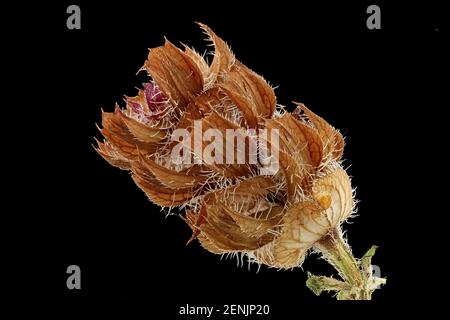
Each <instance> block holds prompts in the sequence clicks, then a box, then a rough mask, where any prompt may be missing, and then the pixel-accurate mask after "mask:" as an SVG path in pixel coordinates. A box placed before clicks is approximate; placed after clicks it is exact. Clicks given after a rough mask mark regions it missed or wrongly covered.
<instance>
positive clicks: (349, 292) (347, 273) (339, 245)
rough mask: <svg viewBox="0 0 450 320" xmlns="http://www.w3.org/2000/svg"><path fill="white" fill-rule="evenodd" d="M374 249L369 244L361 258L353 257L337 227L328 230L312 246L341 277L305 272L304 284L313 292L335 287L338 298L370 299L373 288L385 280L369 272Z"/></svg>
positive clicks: (331, 289)
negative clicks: (306, 278) (306, 276)
mask: <svg viewBox="0 0 450 320" xmlns="http://www.w3.org/2000/svg"><path fill="white" fill-rule="evenodd" d="M375 249H376V247H375V246H373V247H372V248H370V249H369V251H368V252H367V253H366V254H365V255H364V256H363V257H362V258H361V259H356V258H355V257H354V256H353V254H352V251H351V250H350V247H349V246H348V244H347V243H346V242H345V240H344V238H343V237H342V232H341V230H340V228H339V227H337V228H335V229H333V230H331V232H330V234H328V235H327V236H326V237H324V238H323V239H321V240H320V241H319V242H317V243H316V244H315V245H314V250H316V251H318V252H320V253H321V254H322V255H323V257H324V258H325V259H326V260H327V261H328V262H329V263H330V264H331V265H332V266H333V267H334V268H335V269H336V270H337V271H338V273H339V275H340V277H341V278H342V280H343V281H340V280H336V279H334V278H330V277H324V276H315V275H312V274H308V280H307V282H306V285H307V286H308V287H309V288H310V289H311V290H312V291H313V292H314V293H315V294H317V295H319V294H320V293H321V292H322V291H336V292H337V299H338V300H370V299H371V298H372V293H373V291H374V290H376V289H378V288H379V286H380V285H381V284H384V283H386V279H383V278H377V277H374V276H373V275H372V266H371V259H372V257H373V255H374V254H375Z"/></svg>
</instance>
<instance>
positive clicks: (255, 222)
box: [96, 24, 354, 268]
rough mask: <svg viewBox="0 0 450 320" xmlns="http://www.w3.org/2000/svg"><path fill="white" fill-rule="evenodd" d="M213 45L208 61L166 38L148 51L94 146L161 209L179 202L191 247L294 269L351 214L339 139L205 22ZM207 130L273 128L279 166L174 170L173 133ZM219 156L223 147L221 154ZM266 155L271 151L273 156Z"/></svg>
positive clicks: (107, 116) (177, 167) (190, 166)
mask: <svg viewBox="0 0 450 320" xmlns="http://www.w3.org/2000/svg"><path fill="white" fill-rule="evenodd" d="M200 26H201V28H202V29H203V30H204V31H205V33H206V34H207V35H208V36H209V40H210V41H211V42H212V44H213V45H214V48H215V52H214V55H213V59H212V62H211V64H208V63H207V61H205V59H204V58H203V56H201V55H199V54H198V53H197V52H196V51H194V50H193V49H191V48H189V47H185V48H184V49H183V50H181V49H179V48H177V47H175V46H174V45H173V44H172V43H170V42H169V41H167V40H166V42H165V44H164V45H163V46H160V47H157V48H154V49H151V50H150V53H149V56H148V59H147V61H146V62H145V64H144V66H143V69H144V70H146V71H147V72H148V74H149V75H150V76H151V79H152V80H151V82H149V83H145V84H144V88H143V90H139V93H138V95H137V96H135V97H126V99H125V100H126V107H125V108H124V109H121V108H120V107H118V106H117V107H116V109H115V111H114V112H113V113H103V115H102V126H103V128H102V129H101V133H102V135H103V136H104V141H103V142H98V147H97V148H96V150H97V151H98V153H99V154H100V155H102V156H103V158H105V159H106V160H107V161H108V162H109V163H110V164H112V165H113V166H116V167H119V168H121V169H124V170H129V171H131V173H132V178H133V180H134V182H135V183H136V184H137V185H138V186H139V187H140V188H141V189H142V190H143V191H144V192H145V194H146V195H147V196H148V198H149V199H150V200H151V201H152V202H154V203H155V204H157V205H159V206H161V207H173V206H179V207H181V208H182V209H184V212H183V218H184V220H185V221H186V222H187V224H188V225H189V226H190V227H191V228H192V231H193V234H192V237H191V239H190V241H192V240H194V239H198V241H199V242H200V243H201V245H202V246H203V247H204V248H205V249H207V250H209V251H211V252H213V253H216V254H224V253H236V252H240V253H242V254H244V255H247V257H248V258H249V260H250V261H255V262H258V263H262V264H265V265H268V266H272V267H276V268H292V267H296V266H299V265H301V263H302V261H303V259H304V257H305V255H306V254H307V252H308V250H309V249H311V247H312V246H313V245H314V244H315V243H316V242H317V241H319V240H320V239H322V238H323V237H324V236H326V235H328V234H329V233H330V230H332V229H334V228H336V227H338V226H339V225H340V224H341V223H342V222H343V221H344V220H345V219H346V218H347V217H349V215H350V214H351V213H352V210H353V207H354V201H353V197H352V188H351V184H350V179H349V177H348V175H347V173H346V172H345V170H344V169H343V168H342V165H341V159H342V154H343V149H344V139H343V137H342V135H341V134H340V133H339V132H338V131H337V130H336V129H334V128H333V127H332V126H331V125H329V124H328V123H327V122H326V121H325V120H324V119H322V118H321V117H319V116H317V115H316V114H315V113H313V112H312V111H310V110H309V109H308V108H306V106H304V105H303V104H300V103H297V104H296V110H295V111H294V112H293V113H289V112H287V111H285V110H284V108H283V107H281V106H278V107H277V104H276V96H275V93H274V90H273V89H272V88H271V86H270V85H269V84H268V83H267V82H266V81H265V80H264V79H263V78H262V77H261V76H259V75H258V74H256V73H255V72H253V71H252V70H250V69H249V68H248V67H246V66H244V65H243V64H242V63H241V62H239V61H238V60H237V59H236V58H235V57H234V55H233V53H232V52H231V50H230V48H229V47H228V46H227V44H226V43H225V42H224V41H223V40H222V39H220V38H219V37H218V36H217V35H216V34H215V33H214V32H213V31H212V30H211V29H210V28H208V27H207V26H206V25H203V24H200ZM194 120H198V121H201V123H202V130H203V132H204V131H206V130H207V129H209V128H215V129H219V130H221V131H224V132H225V130H226V129H237V128H242V129H243V130H245V131H248V130H250V129H260V128H266V129H278V130H279V141H280V143H279V148H278V150H276V152H278V154H279V167H280V170H279V171H278V172H277V173H275V174H273V175H262V174H261V164H251V163H247V162H246V163H244V164H231V165H223V164H208V163H205V162H200V163H199V162H198V161H197V162H195V163H192V164H175V163H173V161H171V157H170V151H171V148H172V147H173V144H174V141H172V140H171V138H170V137H171V133H172V132H173V130H175V129H179V128H185V129H187V130H189V131H190V132H192V127H193V122H194ZM224 152H226V151H224ZM272 152H273V150H272Z"/></svg>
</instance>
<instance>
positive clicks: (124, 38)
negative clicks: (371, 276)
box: [1, 1, 444, 318]
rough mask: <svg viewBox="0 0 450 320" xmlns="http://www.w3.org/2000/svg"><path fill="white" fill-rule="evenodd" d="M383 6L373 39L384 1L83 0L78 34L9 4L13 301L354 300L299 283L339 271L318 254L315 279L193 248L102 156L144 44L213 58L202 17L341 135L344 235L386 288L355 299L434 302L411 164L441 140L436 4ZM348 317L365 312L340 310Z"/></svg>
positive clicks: (38, 10)
mask: <svg viewBox="0 0 450 320" xmlns="http://www.w3.org/2000/svg"><path fill="white" fill-rule="evenodd" d="M374 3H375V4H379V5H380V7H381V11H382V29H381V30H368V29H367V28H366V19H367V14H366V8H367V5H369V4H372V3H360V4H329V3H325V2H321V3H317V4H316V5H311V4H308V5H307V4H303V3H295V4H285V3H282V2H280V1H276V2H271V3H267V4H263V3H262V2H255V3H254V4H252V3H251V2H250V3H246V5H245V6H244V1H240V2H229V1H227V2H213V1H211V2H209V3H208V2H204V3H186V2H185V3H184V4H176V3H169V2H155V1H143V2H142V3H139V2H137V3H131V2H130V1H126V2H123V3H120V4H112V3H107V2H105V3H97V5H93V4H92V3H88V2H85V1H82V2H80V1H75V2H73V4H78V5H80V7H81V24H82V26H81V30H67V28H66V18H67V14H66V8H67V6H68V5H69V4H72V3H59V4H34V5H31V6H30V5H25V4H21V3H19V4H16V5H15V6H14V7H11V8H8V9H5V10H4V12H3V14H4V16H5V17H7V18H8V20H7V24H8V27H7V29H6V30H7V33H8V40H11V41H12V42H13V44H12V46H7V47H5V48H6V49H5V51H7V53H12V55H13V59H12V60H7V61H6V65H5V67H6V70H7V71H12V74H11V76H9V78H8V84H9V85H10V86H11V89H9V90H12V91H9V93H8V94H7V98H8V99H7V100H8V101H7V103H5V107H4V108H3V110H2V113H3V119H4V120H3V122H4V124H5V125H4V126H3V128H4V130H5V132H6V133H7V134H8V136H7V137H8V138H6V136H5V137H4V139H3V141H4V142H3V144H4V148H5V154H7V157H4V159H6V161H7V164H6V165H5V166H4V170H5V171H7V173H8V175H5V176H8V177H7V178H6V179H7V185H8V188H7V190H6V192H4V193H3V197H5V200H6V202H5V210H2V211H3V212H2V217H1V219H2V227H4V228H5V230H6V232H4V233H3V234H4V235H5V236H6V239H5V242H4V247H5V252H6V253H4V255H3V258H2V260H3V261H2V264H3V266H6V272H4V273H3V276H4V279H3V281H2V283H3V284H2V287H3V285H5V284H6V287H5V289H4V290H3V291H4V292H6V293H7V294H8V295H9V296H14V297H24V296H28V297H30V296H31V297H47V298H57V299H65V300H68V301H73V303H82V302H83V301H85V300H87V299H88V300H90V299H103V298H108V299H125V300H129V299H136V298H139V299H143V300H144V301H145V303H146V304H147V305H148V310H149V311H148V314H149V315H150V314H152V313H153V314H154V313H164V314H165V316H164V318H174V317H175V315H176V312H177V310H178V306H180V305H183V304H186V303H192V304H197V305H201V304H207V303H217V304H223V303H228V304H229V303H241V304H242V303H257V304H264V303H267V304H270V305H271V307H272V310H273V318H279V315H281V314H284V315H292V316H296V317H297V315H298V317H299V318H301V317H302V315H304V313H303V312H311V310H320V311H321V312H326V311H329V310H335V308H339V310H344V307H349V304H348V303H344V304H341V305H338V304H337V303H334V302H333V298H332V297H331V295H327V294H324V295H322V296H320V297H316V296H314V295H313V294H312V292H310V291H309V290H308V289H307V288H306V287H305V280H306V270H308V271H311V272H313V273H315V274H327V275H330V274H332V273H333V270H332V268H331V267H329V266H328V265H327V264H326V262H324V261H323V260H320V259H318V257H317V256H314V255H313V256H311V257H309V259H307V260H306V262H305V263H304V264H303V269H304V270H302V269H300V268H298V269H295V270H293V271H276V270H273V269H268V268H266V267H261V269H260V271H259V272H258V273H257V272H256V266H252V267H251V271H248V269H247V265H246V264H244V266H243V267H236V260H225V259H222V260H220V257H219V256H215V255H213V254H211V253H209V252H207V251H205V250H203V249H202V248H201V247H200V246H199V245H198V243H193V244H191V245H188V246H186V245H185V243H186V241H187V239H188V238H189V236H190V230H189V228H188V227H187V226H186V225H185V224H184V222H183V221H182V220H181V219H179V218H178V217H176V216H170V217H168V218H165V215H164V213H162V212H159V209H158V208H156V207H155V206H153V205H152V204H151V203H150V202H149V201H148V200H147V199H146V197H145V195H144V194H143V193H142V192H141V191H140V190H139V189H138V188H137V187H136V186H135V185H134V183H133V182H132V180H131V179H130V177H129V175H128V174H127V173H126V172H124V171H120V170H118V169H116V168H113V167H111V166H110V165H108V164H107V163H106V162H105V161H104V160H103V159H101V157H99V156H98V155H97V154H96V153H95V151H94V150H93V148H92V146H91V144H92V143H93V142H94V139H93V137H94V136H96V137H100V134H99V133H98V131H97V129H96V127H95V124H96V123H99V122H100V115H101V113H100V108H103V109H104V110H105V111H111V110H113V107H114V103H115V102H117V101H120V100H121V99H122V97H123V95H134V94H135V93H136V90H135V87H136V86H139V85H140V83H141V82H143V81H145V79H146V77H145V76H144V75H142V74H139V75H136V72H137V71H138V69H139V68H140V67H141V66H142V64H143V63H144V61H145V59H146V57H147V54H148V48H151V47H155V46H159V45H162V44H163V41H164V39H163V36H166V37H167V38H168V39H170V40H171V41H172V42H174V43H175V44H179V43H180V42H183V43H186V44H189V45H190V46H194V47H196V48H197V49H198V50H199V51H200V52H203V51H204V50H205V49H206V48H207V47H206V45H205V42H204V41H203V40H204V35H203V34H202V32H201V31H200V29H199V28H198V26H197V25H196V24H195V23H194V22H195V21H201V22H204V23H206V24H208V25H209V26H210V27H212V28H213V30H215V32H216V33H217V34H218V35H220V36H221V37H222V38H224V39H225V40H226V41H227V42H228V43H229V45H230V46H231V47H232V49H233V51H234V53H235V54H236V56H237V58H238V59H240V60H241V61H242V62H243V63H245V64H246V65H248V66H249V67H250V68H252V69H253V70H255V71H256V72H257V73H259V74H261V75H263V76H264V77H265V78H266V79H268V80H269V81H270V83H271V84H273V85H275V86H278V88H277V89H276V94H277V97H278V102H279V103H281V104H284V105H287V106H289V108H290V109H291V110H292V104H291V101H292V100H295V101H301V102H304V103H305V104H306V105H307V106H309V107H310V108H311V109H312V110H313V111H315V112H317V113H318V114H319V115H321V116H323V117H324V118H325V119H327V120H328V121H329V122H330V123H331V124H333V125H334V126H335V127H337V128H339V129H341V131H342V132H343V133H344V135H345V136H346V139H347V146H346V150H345V158H346V159H347V160H346V164H347V165H350V164H351V167H350V168H349V172H350V174H351V175H352V176H353V183H354V186H356V187H357V198H358V199H359V200H360V201H361V202H360V204H359V205H358V209H359V216H358V217H357V218H355V219H353V220H352V223H351V224H347V225H346V226H345V229H346V230H348V231H347V235H348V238H349V242H350V244H351V245H352V248H353V250H354V253H355V255H356V256H361V255H362V254H363V253H364V252H365V250H367V249H368V248H369V247H370V246H371V245H372V244H376V245H378V246H380V248H379V251H378V252H377V254H376V256H375V258H374V260H373V263H374V264H377V265H378V266H380V268H381V272H382V276H386V277H387V278H388V284H387V285H386V286H385V287H384V288H383V289H382V290H378V291H377V292H375V294H374V297H373V299H374V300H373V301H372V302H370V303H359V304H364V305H365V306H366V307H369V308H371V310H372V311H373V312H381V310H383V309H384V307H386V306H388V305H394V304H398V303H399V299H401V300H403V299H405V300H408V299H412V298H420V299H427V298H429V297H428V296H427V295H422V294H421V295H417V294H416V293H417V292H416V291H415V290H413V287H414V286H416V285H418V284H417V283H413V282H414V281H411V277H412V276H413V275H420V274H424V273H427V272H429V267H428V266H427V265H426V264H425V265H424V264H423V263H420V262H418V261H417V260H416V257H417V256H419V255H422V254H423V252H424V251H423V249H422V247H421V246H424V243H422V241H419V240H418V238H417V236H412V234H414V232H416V231H414V229H413V227H412V226H409V225H408V221H411V220H417V219H419V222H420V223H422V222H421V221H420V215H419V214H420V208H422V207H425V205H424V204H422V201H421V199H422V198H421V195H422V194H423V189H424V188H425V186H424V185H423V184H422V183H419V182H418V181H417V180H416V176H417V175H416V176H412V175H411V171H410V170H411V169H414V168H415V169H419V171H420V174H419V175H421V174H422V175H423V174H426V173H427V172H428V170H429V169H430V168H423V167H422V164H423V161H425V160H424V158H426V152H424V151H425V150H430V149H433V146H432V145H430V143H432V142H430V141H429V140H428V139H427V138H426V135H425V132H428V133H429V132H430V130H435V132H432V133H433V134H436V135H440V134H441V133H440V132H439V131H438V130H440V129H428V128H425V125H426V122H427V121H431V122H433V121H437V120H433V119H432V117H431V116H430V114H432V111H433V110H434V109H433V108H437V97H436V92H437V90H438V89H437V87H438V83H439V80H438V79H439V75H438V74H439V73H440V66H441V65H440V64H441V59H442V57H443V53H442V51H441V49H442V46H443V38H444V30H443V26H442V24H441V20H440V17H439V14H440V12H442V9H441V8H440V7H439V6H436V5H430V4H427V5H425V4H417V5H411V4H403V5H399V6H398V7H394V6H393V5H387V4H384V3H376V2H374ZM4 31H5V30H4ZM11 48H12V50H11ZM9 125H10V127H9ZM10 128H11V129H10ZM424 153H425V154H424ZM9 174H10V175H9ZM423 223H426V222H423ZM71 264H76V265H79V266H80V267H81V270H82V289H81V290H80V291H76V290H74V291H70V290H67V288H66V277H67V274H66V268H67V266H69V265H71ZM419 282H420V281H419ZM323 305H324V306H327V307H326V308H321V306H323ZM351 308H355V309H353V310H355V311H356V312H355V314H357V313H359V312H363V311H362V309H360V308H358V307H350V308H345V309H346V310H347V309H348V310H350V309H351ZM150 310H151V311H150ZM308 310H309V311H308Z"/></svg>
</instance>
